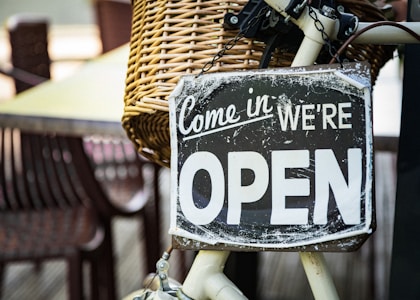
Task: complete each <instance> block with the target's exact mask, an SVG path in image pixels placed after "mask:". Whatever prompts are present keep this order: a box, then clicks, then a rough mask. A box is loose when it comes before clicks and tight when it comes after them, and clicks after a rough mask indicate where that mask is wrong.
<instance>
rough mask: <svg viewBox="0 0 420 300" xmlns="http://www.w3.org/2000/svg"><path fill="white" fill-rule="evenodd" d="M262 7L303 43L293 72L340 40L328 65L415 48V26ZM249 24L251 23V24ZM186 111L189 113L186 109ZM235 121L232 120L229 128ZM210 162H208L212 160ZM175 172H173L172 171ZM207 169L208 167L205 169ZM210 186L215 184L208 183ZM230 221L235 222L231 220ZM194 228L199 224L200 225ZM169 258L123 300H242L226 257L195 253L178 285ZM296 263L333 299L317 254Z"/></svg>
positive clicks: (285, 4) (297, 4) (304, 7)
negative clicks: (363, 50)
mask: <svg viewBox="0 0 420 300" xmlns="http://www.w3.org/2000/svg"><path fill="white" fill-rule="evenodd" d="M265 2H266V3H267V4H268V6H269V8H273V9H274V10H275V11H277V13H278V14H279V15H281V16H282V20H283V22H284V23H289V22H291V23H293V24H295V25H296V26H297V27H298V28H299V29H300V30H301V31H302V32H303V33H304V38H303V40H302V42H301V44H300V46H299V49H298V51H297V52H296V55H295V57H294V59H293V63H292V67H303V66H311V65H313V64H314V62H315V61H316V59H317V57H318V55H319V53H320V52H321V50H322V48H323V47H324V45H325V43H329V42H330V41H332V40H334V39H337V38H340V39H341V40H345V42H344V43H343V45H342V47H341V49H339V50H338V51H331V52H334V53H332V61H334V60H336V59H338V58H339V56H340V53H341V51H343V50H342V49H345V48H346V47H347V46H348V45H349V44H350V43H360V44H389V43H392V44H406V43H419V41H420V37H419V35H418V34H416V33H419V32H420V23H416V22H399V23H396V22H389V21H383V22H373V23H364V22H359V21H358V19H357V17H355V16H354V15H351V14H345V13H340V12H339V11H337V10H336V8H334V7H331V6H327V5H324V6H323V7H321V8H319V9H317V8H315V7H312V6H311V5H310V4H308V1H307V0H303V1H294V0H265ZM257 15H258V18H261V17H262V16H263V17H264V16H265V17H267V18H268V17H269V16H270V12H269V10H264V11H263V10H260V11H258V12H257ZM235 17H236V16H230V19H229V22H230V26H235V25H236V24H237V22H238V19H235ZM253 20H255V19H252V20H251V21H250V22H252V21H253ZM245 26H250V24H249V23H248V24H245ZM222 54H223V53H222ZM216 60H217V58H216ZM213 63H214V62H213ZM262 65H264V62H262ZM211 66H212V63H210V64H209V65H208V66H205V67H204V69H206V68H207V67H208V68H210V67H211ZM305 74H306V73H305ZM258 75H259V76H260V75H261V73H258ZM250 93H251V92H250ZM191 105H192V104H191ZM315 107H316V106H315ZM185 110H188V107H187V106H186V107H185ZM232 110H233V108H232ZM268 110H269V109H267V111H268ZM226 116H228V113H226ZM171 117H172V116H171ZM308 118H309V119H311V117H308ZM234 119H235V118H234V116H233V114H232V115H231V121H232V122H231V123H233V121H234ZM175 122H176V121H175ZM197 122H198V121H197ZM197 124H198V123H197ZM345 125H346V124H344V125H343V126H345ZM197 126H198V125H197ZM209 126H210V125H209ZM184 129H185V132H188V133H190V132H191V131H192V129H191V130H190V131H188V128H184ZM308 130H309V129H308ZM197 132H198V130H197ZM175 146H176V145H175ZM209 157H210V158H211V156H209ZM191 165H194V163H191ZM174 166H175V169H176V165H174ZM192 168H193V167H192ZM210 168H211V166H209V169H210ZM256 169H257V167H256ZM194 170H195V169H194ZM212 170H213V169H212ZM195 171H197V170H195ZM175 172H176V170H175ZM215 172H216V171H215ZM222 176H223V174H222ZM212 184H214V182H213V181H212ZM212 199H213V198H212ZM343 205H344V204H343ZM193 214H194V211H193V212H192V215H193ZM192 217H193V216H192ZM231 217H232V219H234V218H235V217H234V216H231ZM197 222H198V223H199V222H200V220H198V221H197ZM231 222H234V221H231ZM314 222H316V221H314ZM263 247H266V245H263ZM170 252H171V250H168V251H166V252H165V253H164V255H163V256H162V258H161V259H160V260H159V261H158V262H157V265H156V266H157V272H156V275H155V276H154V277H153V278H149V279H150V280H149V284H148V285H147V286H146V287H145V288H144V289H143V290H141V291H139V292H136V293H134V294H131V295H129V296H128V297H127V298H126V299H135V300H147V299H149V300H150V299H156V300H158V299H196V300H200V299H203V300H204V299H221V300H236V299H246V297H245V296H244V295H243V294H242V292H241V291H240V290H239V289H238V288H237V287H236V286H235V284H234V283H233V282H232V281H231V280H229V279H228V278H227V277H226V275H224V273H223V269H224V266H225V263H226V260H227V258H228V256H229V253H230V252H229V251H220V250H200V251H199V253H198V255H197V256H196V257H195V259H194V262H193V265H192V267H191V269H190V270H189V273H188V275H187V277H186V279H185V281H184V282H183V283H182V285H181V284H178V283H176V282H174V281H171V280H170V278H169V277H168V268H169V263H168V259H169V257H170ZM300 257H301V261H302V264H303V266H304V269H305V272H306V275H307V277H308V280H309V283H310V286H311V289H312V292H313V294H314V297H315V299H338V298H339V297H338V294H337V291H336V289H335V287H334V284H333V280H332V278H331V275H330V273H329V271H328V268H327V266H326V264H325V260H324V258H323V255H322V252H313V251H309V252H303V251H302V252H300Z"/></svg>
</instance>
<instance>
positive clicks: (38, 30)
mask: <svg viewBox="0 0 420 300" xmlns="http://www.w3.org/2000/svg"><path fill="white" fill-rule="evenodd" d="M7 29H8V32H9V40H10V46H11V54H12V55H11V56H12V57H11V59H12V64H13V67H14V68H16V69H18V70H21V71H24V72H26V73H27V74H29V75H28V76H27V77H26V78H25V79H26V80H25V81H23V80H22V79H23V78H20V79H19V78H14V81H15V88H16V93H20V92H23V91H25V90H27V89H29V88H31V87H33V86H34V83H33V82H31V78H30V74H33V75H34V76H39V77H42V78H46V79H49V78H50V76H51V75H50V57H49V55H48V20H47V18H44V17H41V16H34V15H23V14H22V15H20V14H19V15H15V16H12V17H11V18H9V19H8V21H7Z"/></svg>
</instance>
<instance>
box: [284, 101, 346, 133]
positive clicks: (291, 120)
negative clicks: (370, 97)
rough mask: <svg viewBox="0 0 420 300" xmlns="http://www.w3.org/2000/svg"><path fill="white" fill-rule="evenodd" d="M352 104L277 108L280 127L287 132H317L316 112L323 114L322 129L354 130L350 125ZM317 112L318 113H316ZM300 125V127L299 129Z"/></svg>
mask: <svg viewBox="0 0 420 300" xmlns="http://www.w3.org/2000/svg"><path fill="white" fill-rule="evenodd" d="M346 109H351V102H343V103H338V104H337V103H323V104H316V106H315V104H303V105H301V104H297V105H292V103H286V104H284V105H278V106H277V112H278V115H279V121H280V127H281V130H282V131H287V130H292V131H295V130H300V129H302V130H315V129H316V128H315V125H314V120H315V117H316V112H318V113H321V117H322V129H324V130H326V129H329V128H331V129H352V124H351V123H349V121H350V119H351V117H352V114H351V112H349V111H347V110H346ZM315 110H316V111H315ZM299 124H300V127H299Z"/></svg>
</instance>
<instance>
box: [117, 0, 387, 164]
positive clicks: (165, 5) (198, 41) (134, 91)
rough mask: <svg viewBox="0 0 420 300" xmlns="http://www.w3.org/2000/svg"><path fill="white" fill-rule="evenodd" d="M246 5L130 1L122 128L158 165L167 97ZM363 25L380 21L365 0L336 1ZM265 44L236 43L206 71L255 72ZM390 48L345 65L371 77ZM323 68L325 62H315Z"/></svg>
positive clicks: (237, 1)
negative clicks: (359, 66) (364, 67)
mask: <svg viewBox="0 0 420 300" xmlns="http://www.w3.org/2000/svg"><path fill="white" fill-rule="evenodd" d="M246 2H247V1H246V0H230V1H226V2H224V1H220V0H206V1H197V0H176V1H173V0H172V1H168V0H157V1H156V0H153V1H151V0H133V24H132V35H131V45H130V57H129V62H128V71H127V81H126V93H125V98H124V101H125V109H124V115H123V118H122V123H123V127H124V128H125V130H126V132H127V134H128V137H129V138H130V139H131V140H132V141H133V142H134V144H135V145H136V147H137V149H138V151H139V152H140V153H141V154H142V155H144V156H145V157H147V158H149V159H150V160H152V161H154V162H157V163H159V164H161V165H163V166H169V162H170V152H171V149H170V136H169V113H168V111H169V107H168V101H167V98H168V96H169V94H170V93H171V92H172V90H173V88H174V87H175V85H176V84H177V82H178V79H179V77H180V76H181V75H185V74H197V73H199V72H200V71H201V69H202V67H203V66H204V65H205V64H206V63H207V62H209V61H210V60H211V59H212V58H213V56H214V55H215V54H216V53H217V52H218V51H219V50H220V49H222V48H223V46H224V45H225V44H226V43H227V42H228V41H229V40H231V39H232V38H233V37H235V36H236V34H237V32H234V31H225V30H224V29H223V27H222V23H223V17H224V15H225V14H226V13H227V12H232V13H239V12H240V10H241V9H242V7H243V6H244V5H245V4H246ZM338 2H339V3H340V4H341V5H343V6H344V7H345V8H346V9H347V10H349V11H351V12H352V13H354V14H356V15H358V16H359V17H360V19H361V20H363V21H376V20H383V19H384V17H383V15H382V14H381V12H380V11H379V10H378V9H377V8H376V7H375V6H374V5H372V4H371V3H370V2H367V0H365V1H363V0H340V1H338ZM263 50H264V44H263V43H261V42H258V41H254V40H249V39H241V40H239V41H238V43H237V44H236V45H235V46H234V47H233V48H232V49H231V50H229V51H228V52H226V54H225V55H224V56H223V57H222V58H221V59H219V60H218V62H217V63H216V64H215V65H214V67H213V68H212V69H211V70H210V71H209V72H225V71H234V70H241V69H255V68H258V65H259V61H260V58H261V56H262V54H263ZM392 51H393V48H386V47H383V46H370V45H363V46H359V45H357V46H350V47H349V48H348V49H347V52H346V57H347V58H348V59H349V60H358V61H363V60H369V62H370V63H371V65H372V77H373V78H376V75H377V73H378V72H379V69H380V68H381V67H382V66H383V64H384V63H385V62H386V61H387V60H388V59H389V58H390V57H391V55H392ZM293 57H294V53H290V52H288V51H278V52H277V53H276V55H274V56H273V58H272V61H271V63H270V66H271V67H282V66H289V65H290V63H291V61H292V59H293ZM319 62H320V63H327V62H328V61H319Z"/></svg>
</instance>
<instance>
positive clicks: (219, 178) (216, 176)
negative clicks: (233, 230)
mask: <svg viewBox="0 0 420 300" xmlns="http://www.w3.org/2000/svg"><path fill="white" fill-rule="evenodd" d="M199 170H206V171H207V172H208V173H209V176H210V179H211V186H212V193H211V196H210V200H209V203H208V205H207V206H206V207H197V206H195V204H194V199H193V188H194V187H193V179H194V176H195V174H196V173H197V172H198V171H199ZM179 194H180V195H182V197H180V198H179V204H180V206H181V209H182V211H183V212H184V215H185V217H186V218H187V219H189V220H190V221H191V222H192V223H194V224H197V225H204V224H208V223H210V222H211V221H213V220H214V219H215V218H216V217H217V215H218V214H219V213H220V210H221V209H222V207H223V201H224V199H225V177H224V174H223V167H222V164H221V163H220V161H219V159H218V158H217V157H216V155H214V154H213V153H210V152H205V151H201V152H196V153H194V154H193V155H191V156H190V157H189V158H188V159H187V160H186V161H185V163H184V166H183V167H182V172H181V173H180V174H179Z"/></svg>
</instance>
